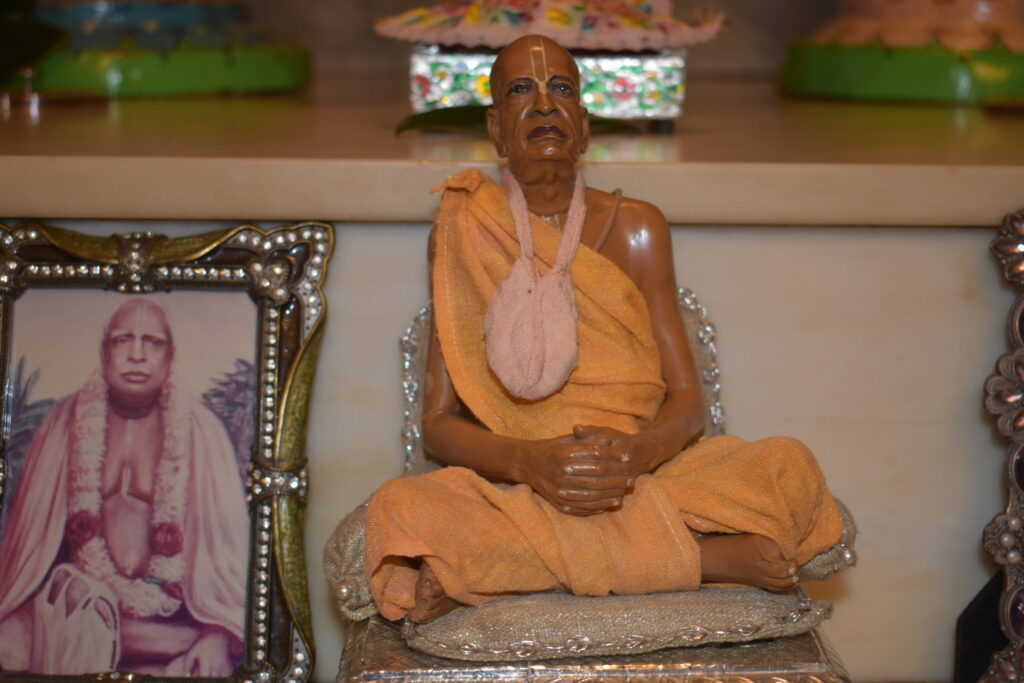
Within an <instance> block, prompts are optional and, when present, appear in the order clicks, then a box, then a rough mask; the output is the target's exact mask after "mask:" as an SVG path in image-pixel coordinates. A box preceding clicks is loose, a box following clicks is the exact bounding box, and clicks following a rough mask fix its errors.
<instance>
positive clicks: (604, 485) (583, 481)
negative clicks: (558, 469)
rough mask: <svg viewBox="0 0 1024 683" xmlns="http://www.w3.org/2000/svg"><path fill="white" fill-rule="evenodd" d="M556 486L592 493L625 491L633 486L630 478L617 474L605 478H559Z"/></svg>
mask: <svg viewBox="0 0 1024 683" xmlns="http://www.w3.org/2000/svg"><path fill="white" fill-rule="evenodd" d="M558 485H559V486H560V487H562V488H563V489H566V490H584V491H593V492H598V493H599V492H602V491H625V490H626V489H628V488H629V487H630V486H632V485H633V479H632V477H630V476H628V475H625V474H619V475H612V476H607V477H580V476H569V477H561V478H560V479H559V480H558Z"/></svg>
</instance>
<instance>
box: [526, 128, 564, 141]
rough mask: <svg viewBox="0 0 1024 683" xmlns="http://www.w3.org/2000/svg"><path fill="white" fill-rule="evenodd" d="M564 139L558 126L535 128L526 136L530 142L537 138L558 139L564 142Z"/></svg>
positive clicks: (562, 132)
mask: <svg viewBox="0 0 1024 683" xmlns="http://www.w3.org/2000/svg"><path fill="white" fill-rule="evenodd" d="M565 137H566V135H565V132H564V131H562V129H561V128H559V127H558V126H537V127H536V128H534V129H533V130H531V131H530V134H529V135H528V136H527V138H528V139H530V140H536V139H538V138H559V139H563V140H564V139H565Z"/></svg>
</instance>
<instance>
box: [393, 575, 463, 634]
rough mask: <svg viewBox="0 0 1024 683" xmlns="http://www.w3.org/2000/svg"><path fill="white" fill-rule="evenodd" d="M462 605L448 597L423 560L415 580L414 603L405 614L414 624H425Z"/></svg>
mask: <svg viewBox="0 0 1024 683" xmlns="http://www.w3.org/2000/svg"><path fill="white" fill-rule="evenodd" d="M464 606H465V605H463V604H462V603H460V602H455V601H454V600H452V599H451V598H449V597H448V595H447V594H446V593H445V592H444V588H442V587H441V582H440V581H438V580H437V575H436V574H434V570H433V569H431V568H430V566H429V565H428V564H427V563H426V562H424V563H423V565H422V566H421V567H420V576H419V578H418V579H417V580H416V604H415V605H413V608H412V609H411V610H409V613H408V614H406V615H405V616H406V618H407V619H408V620H409V621H411V622H413V623H414V624H425V623H427V622H429V621H433V620H434V619H437V618H438V617H443V616H444V615H446V614H448V613H449V612H451V611H453V610H456V609H458V608H459V607H464Z"/></svg>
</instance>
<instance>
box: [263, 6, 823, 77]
mask: <svg viewBox="0 0 1024 683" xmlns="http://www.w3.org/2000/svg"><path fill="white" fill-rule="evenodd" d="M247 1H248V2H249V4H250V5H251V7H252V13H253V18H254V21H255V23H256V25H257V26H258V27H259V28H261V29H263V30H266V31H268V32H270V33H272V34H276V35H284V36H290V37H294V38H298V39H300V40H303V41H305V42H306V43H307V44H308V45H309V47H310V49H311V51H312V52H313V55H314V57H315V60H316V65H317V69H318V71H319V72H320V73H324V74H335V73H344V72H352V71H369V72H372V73H379V74H385V75H396V74H404V73H405V72H406V64H407V59H408V47H407V45H406V44H404V43H400V42H397V41H393V40H388V39H384V38H380V37H379V36H377V35H375V34H374V33H373V29H372V26H373V21H374V19H377V18H380V17H384V16H388V15H390V14H395V13H397V12H400V11H403V10H405V9H409V8H412V7H417V6H420V5H427V4H430V3H431V1H432V0H291V1H290V2H281V1H280V0H247ZM838 5H839V0H771V1H766V0H716V1H715V2H697V1H694V0H676V15H677V16H679V17H683V18H686V17H688V16H690V15H691V14H692V12H693V11H694V9H696V8H702V7H708V6H711V7H715V8H718V9H721V10H723V11H724V12H726V14H728V15H729V18H730V22H731V30H730V31H729V33H728V34H726V35H724V36H722V37H720V38H719V39H718V40H717V41H716V42H714V43H712V44H710V45H706V46H703V47H700V48H697V49H695V50H693V52H692V54H691V74H692V75H693V76H694V77H698V76H708V75H723V74H725V75H732V76H736V75H740V76H750V75H766V74H773V73H775V72H776V71H777V70H778V67H779V65H780V64H781V60H782V57H783V50H784V46H785V44H786V42H787V41H789V40H792V39H794V38H798V37H800V36H804V35H806V34H807V33H808V32H809V31H812V30H814V29H815V28H816V27H818V26H820V25H822V24H823V23H824V22H825V21H827V20H828V19H829V18H830V17H832V16H834V15H835V13H836V8H837V7H838Z"/></svg>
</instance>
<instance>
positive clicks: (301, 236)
mask: <svg viewBox="0 0 1024 683" xmlns="http://www.w3.org/2000/svg"><path fill="white" fill-rule="evenodd" d="M333 241H334V236H333V231H332V229H331V227H330V226H328V225H325V224H322V223H302V224H298V225H292V226H287V227H281V228H275V229H272V230H264V229H261V228H258V227H255V226H252V225H242V226H238V227H236V228H232V229H229V230H223V231H218V232H215V233H210V234H206V235H199V236H191V237H183V238H176V239H171V238H168V237H165V236H162V235H154V234H151V233H146V232H135V233H129V234H122V235H115V236H112V237H109V238H102V237H94V236H88V235H82V234H79V233H74V232H70V231H67V230H62V229H59V228H54V227H48V226H44V225H41V224H36V223H26V224H21V225H17V226H14V227H8V226H4V225H0V373H2V380H3V382H2V386H3V393H2V397H0V415H2V428H0V434H2V436H0V438H2V442H0V443H2V451H0V681H7V680H9V681H14V680H19V681H24V680H67V677H69V676H70V677H75V678H78V679H84V680H88V679H92V680H111V679H127V680H139V679H142V678H145V677H150V676H151V677H155V678H160V679H195V678H199V679H220V680H232V681H238V682H239V683H241V682H243V681H245V682H251V683H272V682H276V681H281V682H288V683H292V682H295V683H299V682H301V681H305V680H307V679H308V677H309V672H310V670H311V668H312V663H313V656H314V650H313V637H312V633H311V630H312V627H311V620H310V612H309V598H308V590H307V583H306V575H305V555H304V547H303V538H302V528H303V509H304V505H305V495H306V488H307V474H306V458H305V453H304V448H305V430H306V422H307V414H308V403H309V393H310V386H311V384H312V378H313V372H314V369H315V365H316V360H317V355H318V352H319V346H320V340H321V338H322V333H323V324H324V316H325V312H326V304H325V302H324V296H323V291H322V284H323V281H324V277H325V275H326V272H327V263H328V259H329V258H330V255H331V251H332V248H333Z"/></svg>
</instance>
